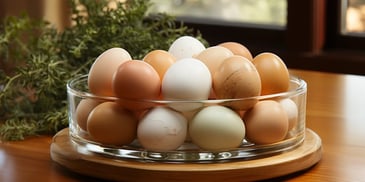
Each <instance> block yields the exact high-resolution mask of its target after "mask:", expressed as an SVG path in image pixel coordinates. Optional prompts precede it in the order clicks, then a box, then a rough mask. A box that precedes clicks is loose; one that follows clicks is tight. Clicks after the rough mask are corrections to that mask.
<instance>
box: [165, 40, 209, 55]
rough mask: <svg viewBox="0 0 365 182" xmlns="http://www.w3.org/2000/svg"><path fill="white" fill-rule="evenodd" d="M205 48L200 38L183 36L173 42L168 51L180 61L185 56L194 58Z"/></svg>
mask: <svg viewBox="0 0 365 182" xmlns="http://www.w3.org/2000/svg"><path fill="white" fill-rule="evenodd" d="M203 50H205V46H204V45H203V43H201V42H200V41H199V40H198V39H196V38H194V37H191V36H182V37H180V38H178V39H176V40H175V41H174V42H173V43H172V44H171V46H170V48H169V50H168V52H169V53H170V54H172V55H173V56H174V57H175V58H176V60H177V61H178V60H180V59H183V58H192V57H194V56H196V55H198V54H199V53H200V52H202V51H203Z"/></svg>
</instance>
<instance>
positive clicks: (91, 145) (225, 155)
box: [67, 75, 307, 162]
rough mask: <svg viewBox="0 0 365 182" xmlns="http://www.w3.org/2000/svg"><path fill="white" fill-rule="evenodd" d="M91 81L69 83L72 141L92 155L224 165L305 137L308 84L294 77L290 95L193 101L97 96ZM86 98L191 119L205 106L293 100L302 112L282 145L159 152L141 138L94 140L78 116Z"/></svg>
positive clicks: (190, 145) (185, 146)
mask: <svg viewBox="0 0 365 182" xmlns="http://www.w3.org/2000/svg"><path fill="white" fill-rule="evenodd" d="M87 78H88V77H87V75H83V76H79V77H76V78H74V79H72V80H70V81H69V82H68V83H67V94H68V104H69V108H68V109H69V132H70V138H71V140H72V141H73V143H74V144H76V145H79V146H81V147H83V148H84V149H86V150H87V151H89V152H93V153H98V154H102V155H104V156H107V157H112V158H114V159H123V160H136V161H158V162H218V161H219V162H220V161H231V160H251V159H257V158H263V157H268V156H272V155H277V154H279V153H282V152H286V151H290V150H293V149H295V148H296V147H298V146H300V145H301V144H302V142H303V141H304V138H305V129H306V127H305V117H306V95H307V85H306V82H305V81H304V80H302V79H300V78H298V77H295V76H293V75H291V76H290V88H289V91H287V92H282V93H277V94H271V95H264V96H257V97H249V98H241V99H209V100H193V101H172V100H122V99H119V98H116V97H104V96H97V95H93V94H91V93H90V92H89V91H88V88H87ZM85 99H91V100H95V101H97V102H106V101H110V102H117V103H124V106H127V107H128V106H133V107H134V108H135V107H137V108H138V112H140V111H141V110H143V111H147V110H150V109H152V108H155V107H165V108H169V109H170V108H171V109H173V110H177V112H179V113H181V114H182V115H184V116H191V115H192V114H191V113H196V112H198V111H200V110H201V109H203V108H205V107H210V106H214V105H219V106H224V107H226V108H231V106H234V105H241V104H242V105H245V104H246V103H249V102H257V101H263V100H280V99H291V100H292V101H293V102H294V103H295V104H296V106H297V109H298V112H297V122H296V124H295V126H293V127H292V128H291V129H290V130H289V131H287V134H286V136H285V138H284V139H283V140H281V141H278V142H274V143H269V144H255V143H253V142H250V141H249V140H247V139H246V138H245V139H243V140H242V142H241V144H240V146H239V147H233V148H229V149H225V150H206V149H202V148H201V147H199V146H198V145H196V144H194V142H192V141H191V140H188V139H187V140H185V141H184V142H183V143H182V144H181V145H180V146H179V147H178V148H177V149H174V150H168V151H158V150H147V149H145V148H144V147H143V146H142V145H141V144H140V142H139V141H138V139H137V137H136V138H135V139H134V140H133V142H131V143H129V144H126V145H121V146H120V145H108V144H105V143H101V142H96V141H95V140H93V138H92V137H91V136H90V134H89V132H87V131H85V129H82V128H83V127H80V124H78V123H79V122H78V120H77V117H76V111H77V107H78V105H79V103H80V102H81V101H82V100H85ZM121 105H123V104H121ZM121 107H123V106H121ZM232 110H233V109H232ZM234 111H235V112H237V113H241V114H242V113H244V112H245V111H237V110H234ZM193 115H194V114H193ZM193 117H194V116H193ZM189 118H190V119H191V117H187V120H188V121H189V120H190V119H189ZM222 122H224V121H222Z"/></svg>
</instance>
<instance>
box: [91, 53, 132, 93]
mask: <svg viewBox="0 0 365 182" xmlns="http://www.w3.org/2000/svg"><path fill="white" fill-rule="evenodd" d="M131 59H132V58H131V56H130V55H129V53H128V52H127V51H126V50H124V49H123V48H118V47H115V48H110V49H108V50H106V51H104V52H103V53H102V54H101V55H100V56H99V57H97V58H96V60H95V61H94V63H93V64H92V66H91V68H90V71H89V75H88V87H89V90H90V92H91V93H93V94H95V95H102V96H114V93H113V89H112V78H113V74H114V72H115V71H116V70H117V68H118V66H119V65H121V64H122V63H124V62H126V61H127V60H131Z"/></svg>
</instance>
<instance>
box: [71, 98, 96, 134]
mask: <svg viewBox="0 0 365 182" xmlns="http://www.w3.org/2000/svg"><path fill="white" fill-rule="evenodd" d="M99 104H100V102H99V101H97V100H95V99H83V100H81V101H80V102H79V104H78V105H77V108H76V111H75V114H76V121H77V124H78V126H79V127H80V128H81V129H83V130H84V131H87V118H88V117H89V114H90V112H91V111H92V110H93V109H94V108H95V107H96V106H97V105H99Z"/></svg>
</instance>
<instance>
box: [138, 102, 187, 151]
mask: <svg viewBox="0 0 365 182" xmlns="http://www.w3.org/2000/svg"><path fill="white" fill-rule="evenodd" d="M187 127H188V122H187V120H186V119H185V117H184V116H183V115H182V114H180V113H178V112H176V111H174V110H172V109H169V108H167V107H155V108H153V109H152V110H151V111H149V112H148V113H147V114H146V115H145V116H144V117H143V118H142V120H141V121H140V122H139V124H138V129H137V138H138V140H139V142H140V143H141V145H142V146H143V147H144V148H146V149H147V150H151V151H169V150H175V149H177V148H178V147H180V146H181V145H182V144H183V143H184V141H185V138H186V133H187Z"/></svg>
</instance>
